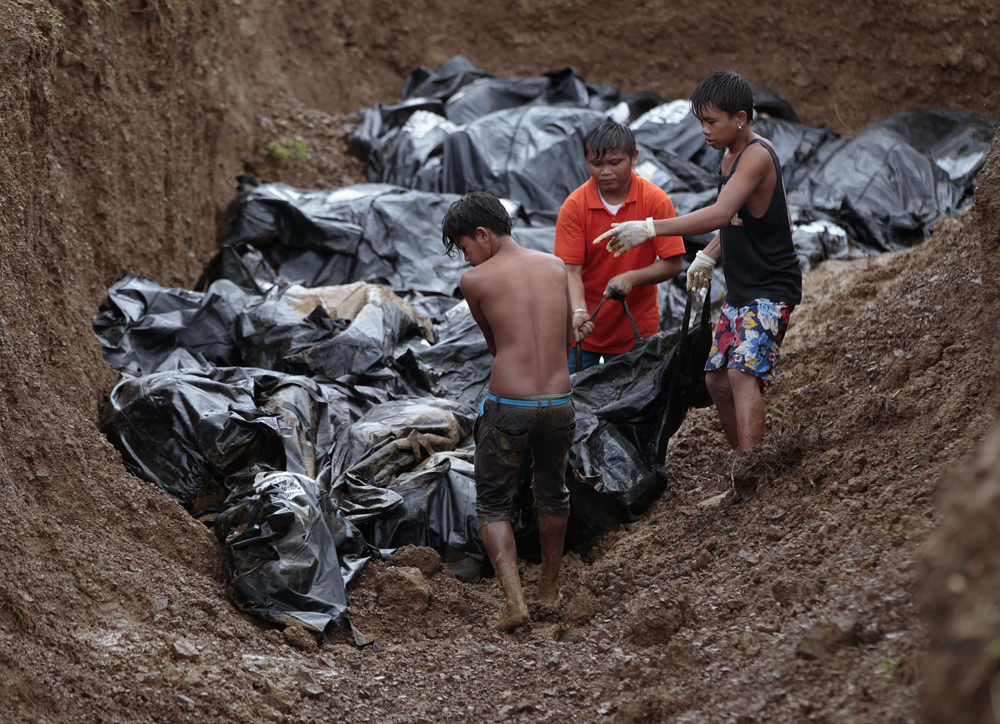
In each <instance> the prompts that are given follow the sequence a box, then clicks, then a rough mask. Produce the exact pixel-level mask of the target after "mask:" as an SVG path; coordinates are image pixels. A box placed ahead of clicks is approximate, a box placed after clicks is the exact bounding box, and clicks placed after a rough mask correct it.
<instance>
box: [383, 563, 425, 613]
mask: <svg viewBox="0 0 1000 724" xmlns="http://www.w3.org/2000/svg"><path fill="white" fill-rule="evenodd" d="M377 585H378V602H379V605H380V606H382V607H383V608H386V609H388V610H390V611H394V612H396V613H398V614H406V615H410V614H415V613H420V612H422V611H425V610H427V606H428V605H429V602H430V595H431V589H430V586H428V585H427V581H426V580H425V579H424V575H423V574H422V573H421V572H420V569H419V568H408V567H402V566H391V567H389V568H386V569H385V570H384V571H383V572H382V574H381V575H380V576H379V579H378V584H377Z"/></svg>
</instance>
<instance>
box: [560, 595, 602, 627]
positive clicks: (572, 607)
mask: <svg viewBox="0 0 1000 724" xmlns="http://www.w3.org/2000/svg"><path fill="white" fill-rule="evenodd" d="M598 608H599V606H598V603H597V598H595V597H594V594H593V593H591V592H590V590H589V589H587V588H584V589H582V590H581V591H580V592H579V593H577V594H576V595H575V596H574V597H573V600H572V601H570V602H569V605H568V606H567V607H566V613H565V614H564V620H565V621H566V622H567V623H571V624H581V623H586V622H587V621H589V620H590V619H592V618H593V617H594V615H595V614H596V613H597V610H598Z"/></svg>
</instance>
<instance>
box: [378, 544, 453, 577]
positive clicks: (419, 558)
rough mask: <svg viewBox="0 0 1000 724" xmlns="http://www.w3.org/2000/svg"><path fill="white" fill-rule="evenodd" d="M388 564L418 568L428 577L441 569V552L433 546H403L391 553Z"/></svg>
mask: <svg viewBox="0 0 1000 724" xmlns="http://www.w3.org/2000/svg"><path fill="white" fill-rule="evenodd" d="M389 565H390V566H400V567H404V568H419V569H420V572H421V573H422V574H424V576H426V577H428V578H429V577H431V576H433V575H434V574H435V573H437V572H438V571H440V570H441V554H440V553H438V552H437V551H436V550H434V549H433V548H426V547H421V546H403V547H402V548H400V549H398V550H397V551H396V552H395V553H394V554H393V556H392V559H391V560H390V561H389Z"/></svg>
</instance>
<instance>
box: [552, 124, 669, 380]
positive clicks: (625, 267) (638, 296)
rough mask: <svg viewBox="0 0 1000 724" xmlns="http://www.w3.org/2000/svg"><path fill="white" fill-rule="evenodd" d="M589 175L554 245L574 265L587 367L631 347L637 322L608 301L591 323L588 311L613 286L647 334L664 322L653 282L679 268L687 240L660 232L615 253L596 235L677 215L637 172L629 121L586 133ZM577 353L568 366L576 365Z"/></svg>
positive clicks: (577, 333) (579, 337)
mask: <svg viewBox="0 0 1000 724" xmlns="http://www.w3.org/2000/svg"><path fill="white" fill-rule="evenodd" d="M584 148H585V150H586V153H587V165H588V167H589V169H590V175H591V179H590V180H589V181H587V182H586V183H585V184H583V185H582V186H580V188H578V189H576V190H575V191H574V192H573V193H571V194H570V195H569V197H567V199H566V201H565V202H564V203H563V206H562V209H560V211H559V219H558V221H557V222H556V245H555V253H556V256H558V257H559V258H560V259H562V260H563V262H565V264H566V271H567V272H568V273H569V292H570V300H571V303H572V305H573V336H574V340H575V343H576V344H579V345H581V346H582V347H583V367H584V369H586V368H587V367H592V366H593V365H595V364H597V363H598V362H599V361H600V360H601V357H603V358H604V360H605V361H607V360H610V359H612V358H614V357H616V356H617V355H619V354H622V353H624V352H628V351H629V350H630V349H631V348H632V346H633V345H634V344H635V338H634V336H633V333H632V327H631V325H630V324H629V322H628V318H627V316H626V315H625V309H624V307H623V306H622V305H620V304H606V305H604V307H602V308H601V313H600V314H599V315H598V316H597V318H596V319H595V320H594V322H593V323H591V322H590V316H591V314H592V313H593V311H594V310H596V309H597V305H598V304H600V303H601V300H602V299H603V298H604V297H606V296H608V294H609V292H610V290H612V289H614V290H616V291H618V292H619V293H620V294H622V295H624V296H625V297H626V298H627V299H626V301H627V302H628V305H629V309H630V310H631V311H632V316H633V317H634V318H635V323H636V327H638V329H639V333H640V334H641V335H642V336H643V337H649V336H651V335H653V334H656V333H657V332H658V331H659V329H660V305H659V302H658V300H657V297H656V285H657V284H659V283H661V282H665V281H667V280H668V279H673V278H674V277H675V276H677V275H678V274H680V272H681V269H682V264H681V255H682V254H683V253H684V240H683V239H682V238H681V237H679V236H660V237H656V238H654V239H653V240H652V243H651V244H646V245H643V246H641V247H639V248H638V249H636V250H635V251H633V252H632V253H630V254H625V255H623V256H620V257H615V256H612V255H611V254H608V253H607V252H605V251H604V249H602V248H600V247H595V246H593V244H591V241H592V240H593V239H595V238H596V237H597V236H599V235H600V234H603V233H604V232H606V231H609V230H610V229H611V224H613V223H622V222H625V221H645V219H647V218H650V217H652V218H654V219H664V218H673V217H674V206H673V204H672V203H671V202H670V198H669V197H668V196H667V194H666V193H665V192H664V191H663V190H662V189H661V188H659V187H658V186H656V185H654V184H652V183H650V182H649V181H646V180H645V179H643V178H640V177H639V176H638V175H636V173H635V171H633V170H632V167H633V166H634V165H635V162H636V159H637V158H638V155H639V154H638V151H637V150H636V144H635V136H634V135H632V130H631V129H630V128H629V127H628V126H627V125H626V124H624V123H616V122H615V121H611V120H608V121H605V122H604V123H602V124H601V125H599V126H597V127H596V128H595V129H594V130H592V131H591V132H590V133H589V134H587V137H586V139H585V140H584ZM572 365H573V355H571V356H570V371H573V366H572Z"/></svg>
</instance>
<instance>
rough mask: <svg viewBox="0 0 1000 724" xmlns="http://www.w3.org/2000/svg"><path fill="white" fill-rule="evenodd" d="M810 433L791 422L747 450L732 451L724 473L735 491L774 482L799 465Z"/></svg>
mask: <svg viewBox="0 0 1000 724" xmlns="http://www.w3.org/2000/svg"><path fill="white" fill-rule="evenodd" d="M810 437H811V435H810V433H809V431H808V430H807V429H806V427H805V426H804V425H801V424H797V423H792V424H788V425H786V426H784V427H783V429H781V430H780V431H778V432H777V433H775V434H772V435H768V436H766V437H765V438H764V442H763V443H761V444H760V445H758V446H757V447H755V448H753V449H752V450H749V451H747V452H745V453H744V452H734V453H732V455H731V456H730V458H729V464H728V465H727V466H726V470H725V472H724V473H723V475H724V476H725V478H726V481H725V482H727V483H728V484H729V486H730V487H731V488H732V489H733V491H734V492H735V493H738V491H739V490H756V489H758V488H760V487H761V486H762V485H770V484H772V483H774V482H775V481H776V480H778V478H780V477H781V476H782V475H784V474H785V473H787V472H789V471H790V470H792V469H793V468H796V467H798V466H799V464H800V463H801V462H802V459H803V458H804V457H805V452H806V449H807V448H808V447H810V446H811V442H810V440H809V439H807V438H810Z"/></svg>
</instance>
